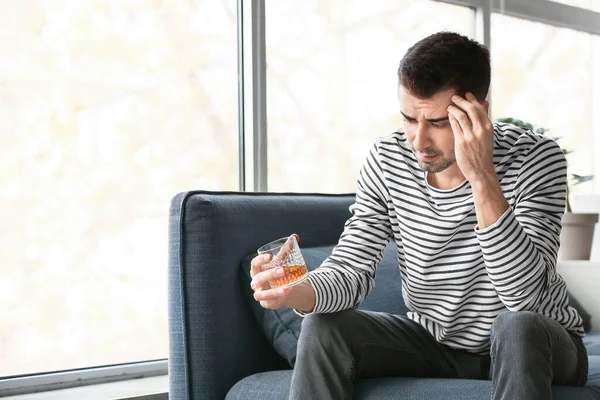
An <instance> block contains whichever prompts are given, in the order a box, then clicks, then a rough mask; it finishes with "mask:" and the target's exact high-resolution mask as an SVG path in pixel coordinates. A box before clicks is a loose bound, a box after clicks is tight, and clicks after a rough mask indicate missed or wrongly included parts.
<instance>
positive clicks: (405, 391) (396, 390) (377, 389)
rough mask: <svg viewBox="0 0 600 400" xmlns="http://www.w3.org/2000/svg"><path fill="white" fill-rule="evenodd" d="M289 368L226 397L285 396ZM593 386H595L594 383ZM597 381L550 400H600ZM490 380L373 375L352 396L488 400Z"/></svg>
mask: <svg viewBox="0 0 600 400" xmlns="http://www.w3.org/2000/svg"><path fill="white" fill-rule="evenodd" d="M590 375H594V376H598V375H600V357H599V356H592V357H590ZM291 377H292V371H291V370H287V371H272V372H264V373H260V374H255V375H252V376H249V377H246V378H244V379H242V380H241V381H239V382H238V383H236V384H235V385H234V386H233V387H232V388H231V390H230V391H229V393H227V397H226V400H259V399H260V400H275V399H285V398H287V397H288V396H289V388H290V382H291ZM594 385H595V386H594ZM599 385H600V382H598V380H592V379H588V383H587V385H586V386H584V387H566V386H555V387H553V388H552V398H553V399H554V400H600V386H599ZM491 393H492V382H491V381H484V380H471V379H435V378H377V379H362V380H358V381H357V382H356V394H355V396H354V398H356V399H361V400H375V399H377V400H388V399H389V400H391V399H400V398H401V399H403V400H422V399H430V400H438V399H440V400H441V399H444V400H448V399H449V400H488V399H490V398H491Z"/></svg>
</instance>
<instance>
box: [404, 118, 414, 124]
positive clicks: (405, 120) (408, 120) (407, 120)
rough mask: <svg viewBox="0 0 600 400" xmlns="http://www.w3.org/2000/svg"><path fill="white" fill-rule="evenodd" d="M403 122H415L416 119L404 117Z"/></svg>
mask: <svg viewBox="0 0 600 400" xmlns="http://www.w3.org/2000/svg"><path fill="white" fill-rule="evenodd" d="M404 122H408V123H409V124H414V123H415V122H417V121H416V120H414V119H407V118H404Z"/></svg>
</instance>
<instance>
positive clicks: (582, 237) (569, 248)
mask: <svg viewBox="0 0 600 400" xmlns="http://www.w3.org/2000/svg"><path fill="white" fill-rule="evenodd" d="M497 121H498V122H503V123H507V124H512V125H516V126H518V127H521V128H525V129H529V130H531V131H533V132H535V133H538V134H540V135H543V134H545V133H546V132H548V129H546V128H543V127H540V126H534V125H532V124H530V123H528V122H524V121H522V120H520V119H515V118H500V119H498V120H497ZM553 139H554V140H558V139H559V138H553ZM562 151H563V153H564V154H565V155H567V154H569V153H570V151H568V150H566V149H564V148H562ZM592 179H594V176H593V175H577V174H569V176H568V177H567V201H566V204H565V214H564V216H563V219H562V232H561V234H560V243H561V245H560V250H559V251H558V259H559V260H589V259H590V253H591V251H592V243H593V239H594V229H595V226H596V222H598V214H597V213H585V214H583V213H574V212H573V209H572V208H571V201H570V188H571V187H573V186H575V185H579V184H581V183H584V182H588V181H591V180H592Z"/></svg>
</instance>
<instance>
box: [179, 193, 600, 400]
mask: <svg viewBox="0 0 600 400" xmlns="http://www.w3.org/2000/svg"><path fill="white" fill-rule="evenodd" d="M353 201H354V195H352V194H344V195H324V194H292V193H287V194H277V193H238V192H219V193H217V192H202V191H196V192H186V193H180V194H178V195H176V196H175V197H174V198H173V199H172V202H171V210H170V223H169V282H168V285H169V337H170V356H169V375H170V378H169V379H170V394H169V397H170V398H171V399H172V400H180V399H181V400H188V399H189V400H192V399H193V400H200V399H202V400H205V399H223V398H226V397H227V398H228V399H281V398H285V397H286V396H287V393H288V388H289V382H290V376H291V369H290V364H289V363H288V362H287V361H286V360H285V359H284V358H282V357H281V356H280V355H279V354H277V352H275V351H274V349H273V347H272V345H271V344H270V343H269V341H268V340H267V339H266V336H265V334H264V332H263V330H262V329H261V325H260V323H259V322H258V321H257V318H256V315H255V314H254V313H253V312H252V309H251V304H250V303H251V301H252V299H251V298H250V297H249V295H248V293H247V291H245V290H244V288H245V285H247V281H246V280H245V279H246V277H245V276H244V273H243V270H242V268H241V267H240V264H241V263H242V261H243V260H244V258H246V257H247V256H248V255H250V254H252V253H254V252H255V251H256V249H257V248H258V247H260V246H261V245H262V244H264V243H266V242H268V241H270V240H272V239H274V238H278V237H283V236H286V235H289V234H290V233H293V232H295V233H298V234H299V235H300V237H301V246H302V249H303V253H304V254H305V258H307V257H306V255H307V254H308V255H309V258H310V252H311V249H313V248H320V249H321V250H322V249H323V247H327V246H329V247H333V246H334V245H335V244H336V243H337V240H338V239H339V236H340V234H341V232H342V229H343V226H344V222H345V221H346V219H347V218H348V217H349V215H350V214H349V211H348V207H349V206H350V204H352V202H353ZM386 260H387V261H386ZM393 263H394V257H388V258H387V259H384V260H383V261H382V263H381V264H386V265H380V267H379V269H381V270H382V271H383V269H385V270H386V271H393V270H394V269H395V270H396V271H397V269H398V268H397V266H394V265H393ZM307 264H308V260H307ZM388 264H389V265H388ZM312 267H313V268H314V267H316V265H313V266H312ZM386 273H391V272H386ZM379 274H380V272H379V271H378V275H379ZM386 281H391V280H390V279H381V280H380V281H376V285H375V289H374V291H373V293H372V294H371V295H370V296H369V298H367V300H371V302H370V303H368V302H367V301H365V303H368V307H369V309H373V308H375V309H378V308H379V307H380V308H381V311H389V309H390V307H391V306H388V305H386V303H385V301H383V300H381V299H382V298H383V297H382V295H381V293H382V292H385V293H386V294H385V298H386V299H387V300H386V301H388V303H387V304H391V303H389V298H390V296H392V295H393V296H394V298H393V299H392V300H393V302H395V303H398V304H402V307H404V306H403V302H402V297H401V294H400V293H399V291H398V290H397V285H398V282H386ZM392 284H393V285H394V286H395V287H393V288H392V287H391V286H390V287H388V286H389V285H392ZM377 296H379V297H377ZM373 299H376V300H373ZM394 310H395V309H394ZM586 343H588V344H589V346H588V349H589V351H590V354H597V355H590V374H589V378H588V385H587V386H586V387H584V388H568V387H556V388H554V389H555V391H554V394H555V396H554V397H555V400H566V399H568V400H574V399H590V400H591V399H600V351H599V349H598V348H599V347H600V345H599V344H600V339H599V337H598V335H596V336H593V335H592V336H590V337H589V338H588V340H587V342H586ZM490 388H491V385H490V382H489V381H474V380H452V379H423V378H385V379H369V380H364V381H361V382H358V384H357V396H358V397H359V398H361V399H392V398H398V399H423V398H430V399H438V398H439V399H461V400H462V399H473V400H475V399H489V398H490V393H491V391H490Z"/></svg>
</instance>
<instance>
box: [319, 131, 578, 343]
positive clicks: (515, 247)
mask: <svg viewBox="0 0 600 400" xmlns="http://www.w3.org/2000/svg"><path fill="white" fill-rule="evenodd" d="M494 165H495V168H496V175H497V176H498V179H499V181H500V185H501V187H502V191H503V193H504V196H505V198H506V200H507V202H508V203H509V205H510V207H509V208H508V210H507V211H506V212H505V213H504V214H503V215H502V216H501V217H500V218H499V219H498V220H497V221H496V222H495V223H494V224H493V225H491V226H488V227H486V228H485V229H478V227H477V216H476V214H475V206H474V203H473V193H472V190H471V186H470V184H469V182H468V181H464V182H463V183H462V184H460V185H458V186H457V187H455V188H453V189H450V190H440V189H436V188H434V187H432V186H430V185H429V184H428V182H427V173H426V171H424V170H423V169H422V168H421V167H420V166H419V164H418V163H417V159H416V157H415V155H414V153H413V152H412V150H411V148H410V146H409V143H408V141H407V139H406V136H405V135H404V133H403V132H395V133H393V134H391V135H389V136H387V137H383V138H379V139H378V140H377V141H376V143H375V144H374V146H373V147H372V148H371V150H370V152H369V154H368V156H367V159H366V162H365V163H364V165H363V167H362V168H361V170H360V173H359V176H358V180H357V193H356V200H355V202H354V204H353V205H352V206H350V211H351V213H352V216H351V217H350V218H349V219H348V221H347V222H346V224H345V227H344V231H343V233H342V235H341V237H340V240H339V242H338V244H337V245H336V246H335V248H334V249H333V251H332V254H331V255H330V256H329V257H328V258H327V259H326V260H325V261H324V262H323V263H322V265H321V266H320V267H319V268H317V269H316V270H315V271H314V272H313V273H312V274H311V276H310V278H309V279H310V281H311V283H312V286H313V288H314V290H315V293H316V305H315V309H314V311H313V312H314V313H332V312H337V311H342V310H345V309H350V308H355V307H357V306H358V305H359V304H360V302H361V301H362V300H363V299H364V298H365V296H366V295H367V294H368V293H369V291H370V290H371V289H372V287H373V282H374V276H375V270H376V268H377V265H378V264H379V261H380V260H381V258H382V256H383V250H384V248H385V246H386V245H387V243H388V242H389V240H390V237H391V238H392V239H393V240H394V241H395V242H396V245H397V249H398V264H399V268H400V274H401V276H402V289H403V298H404V302H405V303H406V306H407V307H408V309H409V312H408V314H407V316H408V318H410V319H412V320H413V321H416V322H417V323H419V324H420V325H422V326H423V327H424V328H425V329H427V330H428V331H429V332H430V333H431V335H433V337H435V339H436V340H437V341H438V342H440V343H443V344H445V345H448V346H450V347H452V348H457V349H464V350H467V351H470V352H475V353H483V352H486V351H488V350H489V345H490V328H491V325H492V322H493V321H494V319H495V318H496V316H497V315H498V314H500V313H501V312H504V311H507V310H510V311H535V312H538V313H541V314H543V315H545V316H547V317H549V318H551V319H553V320H556V321H557V322H559V323H560V324H562V325H563V326H564V327H565V328H566V329H567V330H568V331H569V332H572V333H575V334H577V335H579V336H583V335H584V332H583V326H582V319H581V317H580V316H579V314H578V313H577V311H576V310H575V309H574V308H572V307H570V306H569V302H568V296H567V288H566V285H565V282H564V281H563V279H562V278H561V277H560V276H559V275H558V273H557V272H556V258H557V253H558V248H559V236H560V231H561V218H562V215H563V212H564V208H565V199H566V168H567V166H566V161H565V157H564V155H563V153H562V151H561V149H560V147H559V146H558V145H557V144H556V142H555V141H553V140H551V139H548V138H546V137H544V136H542V135H538V134H535V133H532V132H531V131H527V130H524V129H520V128H518V127H515V126H513V125H508V124H497V123H495V124H494Z"/></svg>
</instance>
